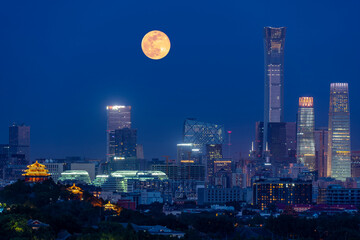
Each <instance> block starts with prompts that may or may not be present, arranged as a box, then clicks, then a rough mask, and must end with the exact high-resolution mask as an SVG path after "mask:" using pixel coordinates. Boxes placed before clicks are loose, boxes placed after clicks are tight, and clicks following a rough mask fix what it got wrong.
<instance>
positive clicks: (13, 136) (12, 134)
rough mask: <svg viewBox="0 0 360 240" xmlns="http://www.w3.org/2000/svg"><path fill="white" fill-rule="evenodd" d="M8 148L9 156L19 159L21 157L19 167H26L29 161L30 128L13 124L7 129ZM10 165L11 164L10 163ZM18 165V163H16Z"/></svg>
mask: <svg viewBox="0 0 360 240" xmlns="http://www.w3.org/2000/svg"><path fill="white" fill-rule="evenodd" d="M9 146H10V156H11V157H14V158H16V159H19V157H17V156H23V157H22V158H23V159H24V162H23V163H20V164H21V165H27V164H29V163H30V162H31V160H30V127H29V126H25V125H16V124H13V125H12V126H10V127H9ZM10 164H11V163H10ZM17 164H19V163H17Z"/></svg>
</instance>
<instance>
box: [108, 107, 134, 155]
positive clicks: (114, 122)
mask: <svg viewBox="0 0 360 240" xmlns="http://www.w3.org/2000/svg"><path fill="white" fill-rule="evenodd" d="M106 111H107V127H106V154H107V159H108V160H110V159H111V158H112V157H114V154H115V130H117V129H123V128H131V106H119V105H114V106H107V107H106Z"/></svg>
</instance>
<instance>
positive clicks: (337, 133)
mask: <svg viewBox="0 0 360 240" xmlns="http://www.w3.org/2000/svg"><path fill="white" fill-rule="evenodd" d="M328 145H329V146H328V166H327V175H328V176H331V177H333V178H335V179H338V180H342V181H344V180H346V178H348V177H351V145H350V107H349V89H348V84H347V83H331V85H330V106H329V140H328Z"/></svg>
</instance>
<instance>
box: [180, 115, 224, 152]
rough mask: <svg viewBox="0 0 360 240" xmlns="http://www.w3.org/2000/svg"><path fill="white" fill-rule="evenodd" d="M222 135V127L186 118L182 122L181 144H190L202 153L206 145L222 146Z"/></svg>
mask: <svg viewBox="0 0 360 240" xmlns="http://www.w3.org/2000/svg"><path fill="white" fill-rule="evenodd" d="M224 133H225V132H224V126H223V125H218V124H213V123H206V122H200V121H197V120H196V119H193V118H188V119H186V120H185V122H184V132H183V143H192V144H193V146H194V147H196V148H198V149H200V151H201V152H202V153H204V151H205V146H206V145H207V144H223V143H224Z"/></svg>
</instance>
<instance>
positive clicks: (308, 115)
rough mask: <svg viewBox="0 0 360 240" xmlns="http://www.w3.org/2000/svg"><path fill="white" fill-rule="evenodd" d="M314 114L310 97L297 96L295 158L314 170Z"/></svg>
mask: <svg viewBox="0 0 360 240" xmlns="http://www.w3.org/2000/svg"><path fill="white" fill-rule="evenodd" d="M314 131H315V114H314V100H313V98H312V97H300V98H299V110H298V114H297V141H296V142H297V150H296V152H297V160H298V163H302V164H304V166H305V167H307V168H308V169H309V171H315V169H316V166H315V135H314Z"/></svg>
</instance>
